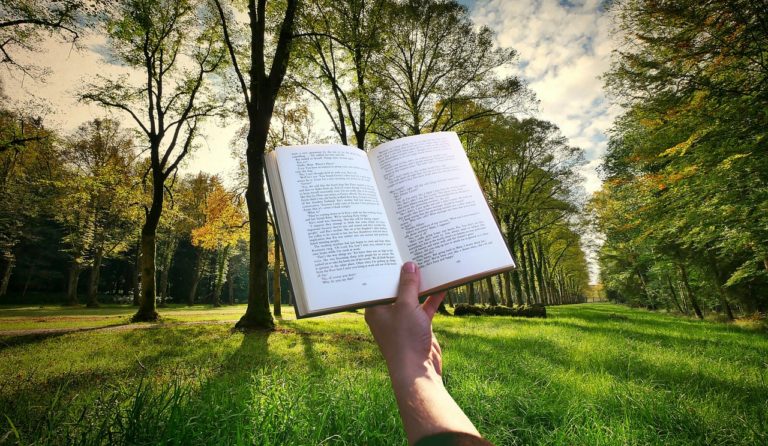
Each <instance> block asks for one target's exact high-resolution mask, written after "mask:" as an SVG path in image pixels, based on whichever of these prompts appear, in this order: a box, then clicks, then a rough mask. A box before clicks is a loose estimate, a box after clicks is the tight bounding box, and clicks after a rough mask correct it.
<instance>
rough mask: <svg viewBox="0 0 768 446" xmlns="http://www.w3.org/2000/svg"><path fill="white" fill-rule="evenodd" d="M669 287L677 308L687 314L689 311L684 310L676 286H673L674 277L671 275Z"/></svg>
mask: <svg viewBox="0 0 768 446" xmlns="http://www.w3.org/2000/svg"><path fill="white" fill-rule="evenodd" d="M667 287H669V294H670V295H671V296H672V301H673V302H674V303H675V306H676V307H677V309H678V310H680V313H682V314H686V313H687V312H685V311H683V307H682V306H681V305H680V300H679V299H678V298H677V293H676V292H675V287H674V286H672V279H671V278H670V277H669V276H667Z"/></svg>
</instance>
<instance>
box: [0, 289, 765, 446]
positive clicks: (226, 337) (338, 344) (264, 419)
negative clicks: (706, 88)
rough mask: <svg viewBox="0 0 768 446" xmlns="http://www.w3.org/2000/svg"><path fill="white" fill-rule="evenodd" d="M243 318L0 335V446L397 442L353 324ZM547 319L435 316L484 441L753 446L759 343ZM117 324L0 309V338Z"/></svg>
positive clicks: (395, 424) (109, 315)
mask: <svg viewBox="0 0 768 446" xmlns="http://www.w3.org/2000/svg"><path fill="white" fill-rule="evenodd" d="M243 310H244V307H243V306H238V307H224V308H222V309H216V310H213V309H211V308H209V307H192V308H187V307H178V308H177V307H172V308H168V309H163V310H162V311H161V312H162V315H163V317H164V319H165V323H164V324H161V325H159V326H157V327H153V328H146V329H136V330H128V329H122V328H118V329H108V330H93V331H80V332H75V333H69V334H62V333H52V334H49V335H48V336H30V335H24V336H7V335H6V336H3V337H0V444H4V443H6V444H16V443H20V444H25V445H26V444H179V445H182V444H184V445H187V444H211V445H224V444H259V445H283V444H296V445H319V444H344V445H364V444H368V445H397V444H405V441H404V439H403V438H404V434H403V432H402V428H401V427H400V422H399V418H398V416H397V409H396V406H395V401H394V397H393V395H392V394H391V390H390V388H389V382H388V379H387V376H386V370H385V367H384V364H383V361H382V360H381V358H380V356H379V354H378V351H377V350H376V346H375V345H374V344H373V341H372V338H371V337H370V335H369V334H368V331H367V329H366V327H365V323H364V321H363V318H362V314H354V313H342V314H339V315H334V316H326V317H322V318H315V319H309V320H302V321H296V320H295V319H294V318H293V317H292V314H293V313H292V312H291V311H290V309H289V308H287V307H286V308H284V310H283V311H284V313H285V314H286V317H285V318H283V319H282V320H280V321H279V330H278V331H276V332H273V333H252V334H246V335H244V334H242V333H232V332H231V331H230V327H231V325H230V324H224V323H220V321H234V320H236V319H237V318H238V317H239V316H240V314H242V312H243ZM548 312H549V315H550V317H549V318H548V319H546V320H532V319H517V318H508V317H485V318H478V317H470V318H454V317H444V316H438V317H437V318H436V320H435V332H436V333H437V336H438V339H439V340H440V342H441V344H442V346H443V352H444V355H445V358H444V360H445V371H444V372H445V379H446V385H447V386H448V388H449V390H450V392H451V393H452V395H453V396H454V398H455V399H456V400H457V401H458V402H459V404H460V405H461V406H462V407H463V408H464V410H465V411H466V412H467V414H468V415H469V417H470V418H471V419H472V420H473V421H474V422H475V424H476V425H477V427H478V429H479V430H480V432H482V433H483V434H484V435H486V436H487V437H488V438H489V439H490V440H491V441H493V442H495V443H496V444H498V445H514V444H562V445H603V444H606V445H607V444H611V445H628V444H630V445H631V444H667V445H675V444H680V445H682V444H713V445H715V444H717V445H720V444H723V445H724V444H743V445H757V444H768V336H767V335H766V333H765V332H764V331H760V330H758V329H754V328H749V327H742V326H738V325H734V324H730V325H726V324H719V323H713V322H699V321H694V320H689V319H681V318H675V317H672V316H665V315H661V314H654V313H650V312H646V311H642V310H633V309H628V308H625V307H621V306H615V305H611V304H584V305H572V306H564V307H552V308H548ZM132 313H133V309H132V308H130V307H120V306H115V307H105V308H101V309H98V310H89V309H82V308H81V309H64V308H58V307H43V308H37V307H32V308H29V307H26V308H25V307H5V308H2V309H0V332H7V331H8V330H26V329H37V328H85V327H99V326H107V325H116V324H123V323H125V322H126V321H127V319H128V317H129V316H130V315H131V314H132ZM40 321H45V322H40ZM201 321H211V323H204V322H201ZM216 321H219V322H216ZM185 322H195V323H194V324H188V323H185Z"/></svg>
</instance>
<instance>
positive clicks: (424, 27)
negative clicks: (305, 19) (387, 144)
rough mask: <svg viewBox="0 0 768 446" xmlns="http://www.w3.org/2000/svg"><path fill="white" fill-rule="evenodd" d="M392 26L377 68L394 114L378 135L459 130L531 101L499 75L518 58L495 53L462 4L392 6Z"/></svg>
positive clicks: (439, 1) (421, 1) (431, 0)
mask: <svg viewBox="0 0 768 446" xmlns="http://www.w3.org/2000/svg"><path fill="white" fill-rule="evenodd" d="M386 23H387V29H388V32H387V33H386V36H387V38H386V41H385V45H384V48H385V51H384V52H383V54H382V55H381V56H380V57H379V58H378V59H379V63H378V64H377V66H376V67H375V71H377V72H379V73H380V76H381V84H382V89H383V91H382V95H381V96H382V97H383V98H384V99H385V100H386V108H387V110H386V113H384V114H383V115H382V116H381V119H380V121H379V123H378V125H377V126H376V127H375V129H374V130H373V132H374V133H375V134H376V135H377V136H379V137H380V138H383V139H385V140H388V139H393V138H396V137H401V136H406V135H416V134H419V133H425V132H435V131H444V130H460V127H457V126H460V125H461V124H462V123H465V122H468V121H472V120H474V119H479V118H482V117H487V116H493V115H498V114H501V113H504V112H508V111H510V110H512V109H513V108H514V107H515V106H516V105H518V104H517V101H518V100H520V99H525V97H526V96H525V93H526V91H525V89H524V87H523V84H522V82H521V81H520V79H518V78H517V77H515V76H508V77H504V78H499V77H498V76H497V75H496V73H497V72H498V71H500V70H503V69H504V68H508V67H511V66H512V65H513V64H514V62H515V60H516V57H517V52H516V51H515V50H513V49H501V48H495V47H494V44H493V37H494V34H493V32H492V31H491V30H490V29H489V28H487V27H483V28H480V29H479V30H475V26H474V24H473V23H472V20H471V19H470V18H469V13H468V11H467V9H466V8H465V7H464V6H462V5H460V4H458V3H457V2H455V1H443V0H409V1H405V2H391V3H390V4H389V6H388V10H387V17H386ZM468 103H471V104H473V105H474V109H473V111H472V112H471V113H468V112H467V111H468V110H469V109H468V108H467V107H465V105H467V104H468Z"/></svg>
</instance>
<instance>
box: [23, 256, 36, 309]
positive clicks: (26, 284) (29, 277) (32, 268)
mask: <svg viewBox="0 0 768 446" xmlns="http://www.w3.org/2000/svg"><path fill="white" fill-rule="evenodd" d="M35 268H37V262H34V261H33V262H32V264H31V265H29V270H28V271H27V280H25V281H24V289H23V290H21V299H22V300H24V299H25V298H26V297H27V290H29V284H30V283H32V277H34V275H35Z"/></svg>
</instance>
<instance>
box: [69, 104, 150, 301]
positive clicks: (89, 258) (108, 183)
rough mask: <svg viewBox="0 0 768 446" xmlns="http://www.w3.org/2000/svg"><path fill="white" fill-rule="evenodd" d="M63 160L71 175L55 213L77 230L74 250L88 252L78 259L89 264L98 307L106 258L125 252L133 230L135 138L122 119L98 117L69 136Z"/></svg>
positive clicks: (90, 286)
mask: <svg viewBox="0 0 768 446" xmlns="http://www.w3.org/2000/svg"><path fill="white" fill-rule="evenodd" d="M63 157H64V160H65V162H66V166H67V168H68V170H69V175H68V176H67V177H66V178H65V180H64V181H62V183H61V187H60V191H61V196H60V198H59V199H60V202H61V205H59V206H57V209H56V210H55V214H56V215H57V219H58V220H59V221H62V222H65V226H67V227H68V228H69V229H71V230H72V233H68V234H66V236H65V238H70V237H71V238H72V240H70V247H71V248H72V249H74V250H76V251H79V250H80V249H84V250H85V251H82V252H79V253H78V254H76V255H74V256H73V259H74V260H75V261H76V262H82V261H83V260H85V263H87V264H88V265H89V266H90V277H89V283H88V294H87V299H88V302H87V303H88V306H89V307H96V306H98V300H97V293H98V285H99V273H100V271H101V265H102V260H103V259H104V258H105V257H109V256H110V255H112V254H116V253H119V252H120V251H122V250H124V249H126V248H127V244H128V241H129V239H130V236H131V235H132V233H133V232H134V231H133V230H134V225H133V223H134V219H133V215H132V214H133V210H134V209H135V208H136V206H135V203H136V200H135V197H134V195H135V191H134V190H133V189H134V188H133V186H134V184H133V178H132V174H133V167H134V161H135V157H136V155H135V153H134V145H133V138H132V137H131V136H130V135H129V134H127V132H125V131H123V130H121V129H120V124H119V123H118V122H117V121H114V120H110V119H94V120H93V121H90V122H87V123H85V124H83V125H81V126H80V127H79V128H78V130H77V132H76V133H75V134H74V135H73V136H72V137H71V138H69V141H68V142H67V144H66V145H65V149H64V153H63ZM81 213H82V214H83V215H80V214H81ZM76 247H77V248H76ZM79 267H80V266H79V265H78V267H77V268H78V269H79ZM73 274H74V271H73Z"/></svg>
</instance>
